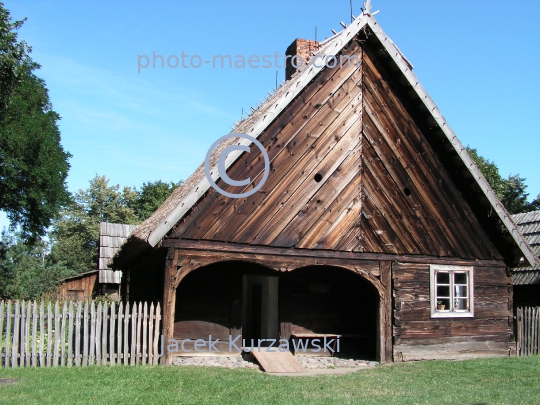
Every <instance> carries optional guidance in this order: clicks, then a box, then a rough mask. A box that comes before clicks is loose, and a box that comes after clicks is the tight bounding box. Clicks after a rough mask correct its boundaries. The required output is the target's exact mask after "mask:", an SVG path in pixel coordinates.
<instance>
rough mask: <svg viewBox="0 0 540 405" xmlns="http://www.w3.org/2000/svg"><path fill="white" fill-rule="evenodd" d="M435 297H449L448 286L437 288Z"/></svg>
mask: <svg viewBox="0 0 540 405" xmlns="http://www.w3.org/2000/svg"><path fill="white" fill-rule="evenodd" d="M437 297H450V287H449V286H439V285H438V286H437Z"/></svg>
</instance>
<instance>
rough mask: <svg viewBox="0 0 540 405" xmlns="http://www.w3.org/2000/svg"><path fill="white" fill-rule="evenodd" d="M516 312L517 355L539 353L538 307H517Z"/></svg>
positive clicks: (539, 328) (539, 323)
mask: <svg viewBox="0 0 540 405" xmlns="http://www.w3.org/2000/svg"><path fill="white" fill-rule="evenodd" d="M516 312H517V353H518V356H528V355H532V354H539V350H538V346H539V345H540V342H539V340H540V307H518V308H517V311H516Z"/></svg>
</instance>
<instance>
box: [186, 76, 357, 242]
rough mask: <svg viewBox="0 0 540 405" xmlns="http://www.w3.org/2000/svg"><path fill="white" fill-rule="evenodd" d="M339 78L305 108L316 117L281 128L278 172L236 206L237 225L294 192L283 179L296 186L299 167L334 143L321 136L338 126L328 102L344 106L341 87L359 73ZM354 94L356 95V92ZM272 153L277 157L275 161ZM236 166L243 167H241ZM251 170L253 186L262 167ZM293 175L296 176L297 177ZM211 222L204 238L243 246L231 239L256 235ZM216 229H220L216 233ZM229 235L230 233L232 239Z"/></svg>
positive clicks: (249, 221) (276, 149)
mask: <svg viewBox="0 0 540 405" xmlns="http://www.w3.org/2000/svg"><path fill="white" fill-rule="evenodd" d="M342 76H343V77H342V78H341V79H340V80H339V82H338V83H335V82H330V83H327V84H325V86H330V89H331V90H329V92H328V93H323V94H322V96H323V98H322V99H321V100H318V101H317V102H316V103H315V104H313V105H309V106H308V108H311V110H313V109H314V108H313V107H315V109H318V110H316V114H314V115H311V114H312V111H309V110H308V112H307V114H303V115H299V116H298V117H296V119H295V120H293V121H292V123H291V127H290V128H282V130H281V131H280V133H279V139H280V141H279V142H280V143H279V144H278V145H275V147H274V148H271V149H270V150H269V155H270V160H271V164H272V167H273V168H276V169H279V170H274V171H273V173H272V176H271V178H269V179H268V180H267V182H266V183H265V185H264V186H263V188H262V189H261V190H262V191H261V192H259V193H257V194H255V195H253V196H250V197H249V198H247V199H245V200H243V201H241V203H240V205H236V204H235V210H234V211H231V212H236V213H239V214H241V215H242V218H240V219H239V221H238V223H240V224H248V225H247V226H249V227H251V226H252V220H253V221H254V222H255V223H256V222H257V220H258V219H260V218H259V216H258V215H257V212H256V207H259V206H261V205H263V204H264V205H266V206H267V207H268V206H274V205H275V203H274V202H273V201H272V200H271V199H272V198H277V199H280V198H281V195H283V196H286V194H283V188H284V187H287V188H289V189H295V185H294V184H290V185H289V184H287V182H284V181H283V180H284V176H287V178H288V179H294V181H295V182H296V183H297V182H298V180H300V181H301V178H300V179H297V177H298V176H300V177H302V175H301V167H303V166H306V165H307V164H309V163H310V160H313V158H314V156H313V148H317V149H319V150H324V149H325V148H324V146H323V145H324V144H330V145H331V144H332V143H333V142H334V140H333V139H332V137H331V136H321V135H322V133H323V132H324V131H325V130H328V131H330V129H329V128H330V127H331V126H332V125H337V126H339V122H336V120H335V118H337V117H338V116H339V114H340V113H339V111H340V109H336V108H335V106H333V105H331V103H330V100H332V99H334V101H335V102H336V103H339V102H338V101H337V99H339V100H341V101H342V103H343V105H346V104H347V101H348V100H349V97H348V94H347V92H346V91H341V86H342V84H343V83H346V82H347V80H348V79H349V78H350V77H355V80H357V81H359V80H360V78H361V72H360V71H359V70H357V71H352V70H351V71H349V72H348V73H345V72H343V75H342ZM357 90H358V91H359V88H358V89H357ZM329 94H330V96H329ZM317 117H318V118H317ZM340 131H341V129H339V131H338V129H337V127H336V132H337V133H338V137H339V132H340ZM274 153H276V155H275V157H274ZM310 156H311V159H310ZM315 156H316V155H315ZM315 159H316V157H315ZM302 162H304V163H302ZM239 165H241V166H245V165H244V164H240V163H239ZM248 167H251V166H248ZM253 167H254V168H253V170H252V172H253V173H259V175H258V176H257V177H255V176H250V177H252V178H255V181H254V182H255V183H256V182H257V181H258V180H259V177H260V176H261V175H262V173H261V172H262V165H261V163H259V165H258V166H253ZM296 174H298V176H297V175H296ZM246 189H247V188H246ZM233 204H234V203H233ZM229 211H230V210H229ZM216 213H217V212H216ZM223 215H225V216H227V215H229V214H228V213H219V214H218V213H217V217H218V218H219V217H223ZM207 221H208V219H207ZM214 222H216V221H213V222H212V223H211V224H208V226H205V224H204V223H203V224H201V227H202V229H205V230H206V229H208V230H207V231H206V234H205V236H204V238H208V235H215V236H214V237H213V239H218V240H231V241H233V240H234V241H236V242H242V240H240V239H239V240H237V238H236V237H235V236H234V235H246V234H253V235H256V233H257V232H256V231H253V232H251V231H250V232H247V231H246V232H244V231H243V230H237V229H236V228H235V227H231V226H230V223H223V221H219V223H218V224H214ZM216 227H218V228H223V229H222V230H220V232H217V233H216V232H215V229H216ZM231 232H233V234H232V235H231ZM184 237H189V236H188V233H186V234H185V235H184Z"/></svg>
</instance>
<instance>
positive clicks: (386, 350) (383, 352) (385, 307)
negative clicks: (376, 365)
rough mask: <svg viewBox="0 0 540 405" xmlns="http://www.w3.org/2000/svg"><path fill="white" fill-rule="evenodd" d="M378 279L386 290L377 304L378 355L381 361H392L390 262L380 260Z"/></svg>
mask: <svg viewBox="0 0 540 405" xmlns="http://www.w3.org/2000/svg"><path fill="white" fill-rule="evenodd" d="M380 274H381V276H380V281H381V284H382V285H383V286H384V288H385V290H386V294H385V295H384V296H381V300H380V303H381V304H380V305H379V342H378V345H379V357H380V361H381V363H390V362H392V262H389V261H381V262H380Z"/></svg>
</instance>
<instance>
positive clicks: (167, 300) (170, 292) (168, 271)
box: [160, 247, 178, 364]
mask: <svg viewBox="0 0 540 405" xmlns="http://www.w3.org/2000/svg"><path fill="white" fill-rule="evenodd" d="M167 259H168V260H167V262H166V265H165V283H164V286H163V329H162V330H163V332H162V339H163V344H164V347H165V348H167V342H168V341H169V340H170V339H172V337H173V332H174V310H175V305H176V286H175V283H174V278H175V275H176V271H177V265H178V250H176V249H175V248H174V247H172V248H169V252H168V255H167ZM160 364H172V355H171V353H169V352H168V351H167V350H165V353H163V356H162V357H161V360H160Z"/></svg>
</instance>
